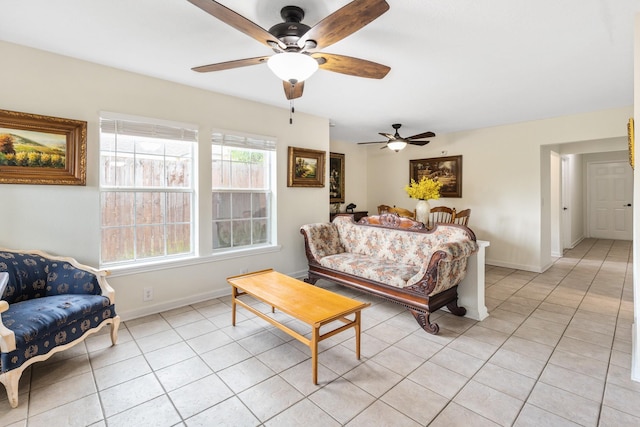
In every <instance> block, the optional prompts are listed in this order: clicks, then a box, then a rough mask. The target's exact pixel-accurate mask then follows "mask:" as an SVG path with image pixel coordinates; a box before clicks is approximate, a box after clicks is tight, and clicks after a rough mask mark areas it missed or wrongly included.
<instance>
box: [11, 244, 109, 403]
mask: <svg viewBox="0 0 640 427" xmlns="http://www.w3.org/2000/svg"><path fill="white" fill-rule="evenodd" d="M2 273H6V274H2ZM0 275H2V276H4V277H5V282H6V284H5V288H4V289H0V296H1V297H2V300H0V382H2V383H3V384H4V386H5V388H6V390H7V396H8V398H9V403H10V404H11V406H12V407H14V408H15V407H17V406H18V382H19V380H20V376H21V375H22V372H23V371H24V370H25V369H26V368H27V367H29V366H30V365H32V364H33V363H35V362H39V361H42V360H46V359H48V358H49V357H51V356H52V355H54V354H55V353H58V352H59V351H62V350H65V349H67V348H70V347H72V346H74V345H76V344H78V343H80V342H82V341H83V340H84V339H85V338H86V337H87V336H88V335H90V334H92V333H94V332H97V331H98V330H100V329H101V328H102V327H103V326H105V325H107V324H111V342H112V343H113V344H115V343H116V340H117V333H118V326H119V324H120V317H119V316H117V315H116V310H115V292H114V290H113V289H112V288H111V286H109V284H108V283H107V281H106V275H107V272H106V271H103V270H96V269H94V268H92V267H88V266H85V265H82V264H79V263H78V262H77V261H76V260H74V259H73V258H66V257H57V256H52V255H49V254H47V253H44V252H41V251H15V250H8V249H2V248H0ZM7 276H8V280H6V279H7ZM0 283H2V280H0Z"/></svg>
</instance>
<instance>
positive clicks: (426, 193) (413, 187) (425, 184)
mask: <svg viewBox="0 0 640 427" xmlns="http://www.w3.org/2000/svg"><path fill="white" fill-rule="evenodd" d="M440 187H442V183H441V182H439V181H436V180H434V179H430V178H427V177H424V178H422V179H421V180H420V182H416V181H415V180H414V179H412V180H411V184H409V185H406V186H405V187H404V191H406V192H407V194H408V195H409V197H411V198H412V199H420V200H429V199H434V200H437V199H439V198H440Z"/></svg>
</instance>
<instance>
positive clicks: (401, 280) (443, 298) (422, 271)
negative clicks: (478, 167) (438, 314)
mask: <svg viewBox="0 0 640 427" xmlns="http://www.w3.org/2000/svg"><path fill="white" fill-rule="evenodd" d="M300 232H301V233H302V235H303V236H304V241H305V251H306V255H307V261H308V264H309V272H308V278H307V279H306V281H307V282H309V283H315V282H316V281H317V280H318V279H327V280H330V281H333V282H336V283H339V284H341V285H345V286H349V287H352V288H355V289H359V290H362V291H366V292H369V293H371V294H374V295H376V296H379V297H382V298H386V299H388V300H391V301H393V302H396V303H399V304H401V305H403V306H404V307H407V308H408V309H409V311H410V312H411V313H412V314H413V316H414V317H415V319H416V321H417V322H418V323H419V324H420V326H421V327H422V328H423V329H424V330H426V331H427V332H430V333H432V334H437V333H438V331H439V327H438V325H437V324H435V323H431V322H430V321H429V315H430V313H433V312H434V311H436V310H438V309H439V308H441V307H443V306H447V308H448V309H449V311H451V312H452V313H453V314H456V315H458V316H464V314H465V313H466V310H465V309H464V307H458V304H457V299H458V295H457V287H458V284H459V283H460V282H461V281H462V279H463V278H464V276H465V274H466V269H467V260H468V258H469V256H471V255H472V254H474V253H475V252H476V251H477V250H478V245H477V243H476V237H475V235H474V234H473V232H472V231H471V230H470V229H469V228H467V227H465V226H461V225H453V224H452V225H438V226H436V227H434V228H433V229H431V230H427V229H425V227H424V225H423V224H422V223H420V222H416V221H413V220H411V219H408V218H400V217H398V216H397V215H395V214H383V215H374V216H370V217H365V218H362V219H361V220H360V221H359V223H357V224H356V223H354V222H353V219H352V218H351V217H348V216H338V217H336V218H335V219H334V220H333V222H331V223H316V224H307V225H303V226H302V227H301V229H300Z"/></svg>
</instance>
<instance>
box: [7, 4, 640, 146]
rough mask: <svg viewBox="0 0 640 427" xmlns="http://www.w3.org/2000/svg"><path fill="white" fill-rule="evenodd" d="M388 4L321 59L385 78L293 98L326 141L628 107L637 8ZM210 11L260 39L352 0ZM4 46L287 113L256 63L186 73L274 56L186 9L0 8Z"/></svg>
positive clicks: (335, 84) (319, 80) (324, 77)
mask: <svg viewBox="0 0 640 427" xmlns="http://www.w3.org/2000/svg"><path fill="white" fill-rule="evenodd" d="M387 2H388V3H389V5H390V9H389V11H387V12H386V13H385V14H383V15H382V16H380V17H379V18H378V19H376V20H375V21H373V22H372V23H371V24H369V25H367V26H366V27H364V28H363V29H361V30H360V31H357V32H356V33H354V34H352V35H350V36H348V37H347V38H345V39H343V40H342V41H340V42H338V43H336V44H334V45H332V46H329V47H328V48H327V49H325V50H324V51H326V52H329V53H336V54H342V55H348V56H354V57H358V58H362V59H367V60H371V61H375V62H379V63H381V64H385V65H388V66H390V67H391V71H390V72H389V74H388V75H387V76H386V77H385V78H384V79H382V80H370V79H365V78H358V77H352V76H346V75H342V74H337V73H332V72H328V71H324V70H319V71H318V72H317V73H316V74H315V75H314V76H312V77H311V78H310V79H309V80H308V81H307V82H306V83H305V91H304V95H303V97H302V98H300V99H298V100H296V101H295V108H296V111H297V112H306V113H310V114H315V115H318V116H322V117H327V118H329V119H330V120H331V122H332V123H334V124H335V126H334V127H332V128H331V137H332V138H334V139H339V140H343V141H352V142H359V141H379V140H380V141H381V140H383V138H382V137H380V136H379V135H378V132H393V129H391V124H392V123H402V124H403V128H402V129H401V131H400V134H401V135H403V136H410V135H414V134H417V133H422V132H425V131H429V130H430V131H433V132H435V133H436V134H438V133H448V132H453V131H460V130H467V129H477V128H482V127H488V126H495V125H501V124H506V123H514V122H520V121H527V120H535V119H542V118H548V117H555V116H560V115H565V114H574V113H581V112H587V111H596V110H601V109H608V108H615V107H623V106H628V105H631V104H632V103H633V51H632V49H633V25H634V15H635V14H636V13H638V12H640V0H561V1H559V0H535V1H534V0H387ZM220 3H222V4H224V5H226V6H227V7H229V8H231V9H233V10H234V11H236V12H238V13H239V14H241V15H243V16H245V17H247V18H248V19H250V20H251V21H253V22H255V23H257V24H258V25H260V26H261V27H263V28H265V29H268V28H270V27H271V26H272V25H274V24H276V23H279V22H281V21H282V20H281V18H280V13H279V12H280V9H281V7H282V6H285V5H288V4H293V5H297V6H300V7H302V8H303V9H304V10H305V11H306V17H305V19H304V20H303V23H306V24H307V25H309V26H313V25H314V24H315V23H316V22H318V21H319V20H321V19H322V18H323V17H325V16H327V15H329V14H330V13H332V12H334V11H335V10H337V9H339V8H340V7H342V6H344V5H345V4H347V3H349V0H327V1H312V0H243V1H231V0H221V1H220ZM0 40H5V41H8V42H13V43H17V44H22V45H26V46H31V47H35V48H38V49H43V50H47V51H51V52H55V53H59V54H62V55H68V56H71V57H75V58H80V59H84V60H87V61H91V62H96V63H100V64H104V65H108V66H112V67H116V68H120V69H124V70H129V71H133V72H136V73H141V74H145V75H149V76H154V77H158V78H161V79H166V80H170V81H175V82H179V83H182V84H186V85H189V86H195V87H199V88H203V89H208V90H212V91H215V92H220V93H225V94H229V95H234V96H238V97H241V98H246V99H251V100H255V101H259V102H263V103H266V104H271V105H276V106H280V107H283V108H288V106H289V102H288V101H287V100H286V99H285V96H284V92H283V89H282V83H281V81H280V80H278V78H277V77H275V76H274V75H273V74H272V73H271V71H270V70H269V69H268V67H267V66H266V65H257V66H252V67H245V68H238V69H234V70H227V71H219V72H213V73H206V74H201V73H196V72H193V71H191V67H194V66H198V65H204V64H210V63H215V62H222V61H229V60H234V59H242V58H249V57H254V56H262V55H269V54H271V53H272V51H270V50H269V49H268V48H266V47H265V46H264V45H262V44H260V43H259V42H257V41H256V40H254V39H253V38H250V37H248V36H246V35H244V34H242V33H240V32H239V31H237V30H235V29H233V28H232V27H230V26H228V25H227V24H224V23H223V22H221V21H219V20H217V19H215V18H213V17H212V16H210V15H208V14H207V13H205V12H204V11H202V10H201V9H199V8H197V7H196V6H194V5H192V4H191V3H189V2H188V1H186V0H109V1H104V0H103V1H98V0H57V1H51V0H29V1H25V0H2V1H1V2H0ZM0 55H1V53H0ZM2 60H3V61H6V60H7V58H3V59H2ZM9 60H10V58H9ZM0 103H1V97H0ZM0 108H2V106H1V105H0ZM294 117H295V116H294ZM283 126H289V123H288V121H284V122H283ZM294 126H295V118H294Z"/></svg>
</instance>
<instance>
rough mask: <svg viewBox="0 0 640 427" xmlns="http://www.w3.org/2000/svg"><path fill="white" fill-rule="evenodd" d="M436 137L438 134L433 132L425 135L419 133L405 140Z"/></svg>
mask: <svg viewBox="0 0 640 427" xmlns="http://www.w3.org/2000/svg"><path fill="white" fill-rule="evenodd" d="M434 136H436V134H435V133H433V132H424V133H419V134H417V135H413V136H410V137H408V138H405V139H422V138H433V137H434Z"/></svg>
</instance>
